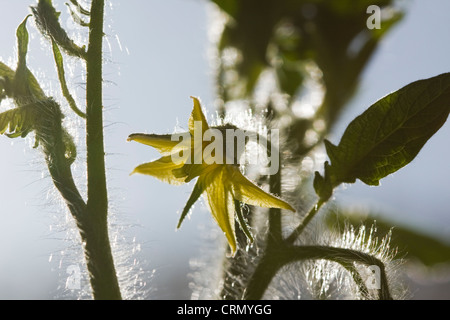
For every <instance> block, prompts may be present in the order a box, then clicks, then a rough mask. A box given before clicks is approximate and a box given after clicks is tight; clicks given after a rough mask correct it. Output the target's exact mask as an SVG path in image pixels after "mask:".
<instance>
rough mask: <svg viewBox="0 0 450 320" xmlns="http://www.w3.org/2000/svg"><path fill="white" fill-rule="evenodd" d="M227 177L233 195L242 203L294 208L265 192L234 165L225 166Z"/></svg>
mask: <svg viewBox="0 0 450 320" xmlns="http://www.w3.org/2000/svg"><path fill="white" fill-rule="evenodd" d="M227 175H228V176H227V177H225V179H228V180H229V181H231V183H232V189H233V194H234V197H235V198H236V199H237V200H239V201H241V202H244V203H247V204H250V205H253V206H258V207H263V208H280V209H286V210H291V211H293V212H295V209H294V208H293V207H292V206H291V205H290V204H289V203H287V202H285V201H283V200H281V199H279V198H277V197H275V196H273V195H271V194H270V193H267V192H265V191H264V190H262V189H261V188H260V187H258V186H257V185H255V184H254V183H253V182H251V181H250V180H248V179H247V178H246V177H245V176H244V175H243V174H242V173H241V172H240V171H239V168H238V167H236V166H230V165H228V166H227Z"/></svg>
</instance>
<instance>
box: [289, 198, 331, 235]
mask: <svg viewBox="0 0 450 320" xmlns="http://www.w3.org/2000/svg"><path fill="white" fill-rule="evenodd" d="M323 205H324V202H323V201H322V200H319V202H317V204H316V205H314V206H313V207H312V208H311V210H310V211H309V212H308V214H307V215H306V216H305V218H303V220H302V222H301V223H300V224H299V225H298V226H297V228H295V230H294V231H292V233H291V234H290V235H289V237H287V239H286V243H287V244H293V243H294V242H295V240H297V238H298V237H299V236H300V235H301V234H302V232H303V230H305V228H306V226H307V225H308V224H309V223H310V222H311V220H312V219H313V218H314V217H315V216H316V214H317V213H318V212H319V210H320V208H321V207H322V206H323Z"/></svg>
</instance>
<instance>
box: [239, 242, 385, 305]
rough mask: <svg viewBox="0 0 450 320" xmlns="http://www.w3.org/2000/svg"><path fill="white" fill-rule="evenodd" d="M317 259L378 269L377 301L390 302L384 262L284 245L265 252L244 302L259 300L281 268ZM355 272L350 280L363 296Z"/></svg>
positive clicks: (350, 253) (331, 249)
mask: <svg viewBox="0 0 450 320" xmlns="http://www.w3.org/2000/svg"><path fill="white" fill-rule="evenodd" d="M320 259H324V260H329V261H334V262H336V263H339V264H340V265H342V266H343V267H344V268H346V269H348V268H349V265H350V264H351V265H353V263H355V262H356V263H361V264H363V265H366V266H371V265H376V266H378V267H379V268H380V272H381V274H380V277H381V283H380V288H381V289H380V290H379V295H378V298H379V299H380V300H391V299H392V297H391V294H390V291H389V286H388V281H387V277H386V272H385V268H384V264H383V262H381V261H380V260H379V259H377V258H375V257H373V256H371V255H369V254H366V253H363V252H360V251H356V250H351V249H343V248H334V247H326V246H286V247H284V248H279V247H278V248H276V250H270V249H269V250H267V251H266V254H265V255H264V257H263V258H262V260H261V263H260V264H259V265H258V267H257V269H256V270H255V273H254V274H253V276H252V278H251V279H250V282H249V284H248V286H247V288H246V291H245V294H244V297H243V298H244V299H245V300H260V299H261V298H262V297H263V295H264V292H265V291H266V289H267V287H268V286H269V284H270V282H271V281H272V279H273V277H274V276H275V274H276V273H277V272H278V271H279V270H280V268H281V267H283V266H285V265H288V264H289V263H293V262H296V261H304V260H320ZM354 272H356V271H352V272H351V273H352V277H353V279H355V280H356V283H357V285H358V286H359V287H360V290H361V291H362V293H365V292H366V289H365V288H364V287H362V286H361V282H362V280H361V278H360V276H359V277H358V276H355V274H354Z"/></svg>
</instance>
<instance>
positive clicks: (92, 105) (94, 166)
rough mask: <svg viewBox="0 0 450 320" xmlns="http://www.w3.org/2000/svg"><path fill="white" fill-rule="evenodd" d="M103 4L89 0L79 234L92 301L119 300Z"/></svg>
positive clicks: (99, 1) (101, 1)
mask: <svg viewBox="0 0 450 320" xmlns="http://www.w3.org/2000/svg"><path fill="white" fill-rule="evenodd" d="M104 6H105V2H104V0H92V5H91V22H90V25H89V46H88V51H87V55H86V66H87V88H86V99H87V107H86V145H87V184H88V185H87V189H88V199H87V217H86V219H85V221H83V222H86V224H85V225H84V230H83V232H82V237H83V240H84V242H85V254H86V260H87V266H88V271H89V274H90V277H91V286H92V289H93V295H94V299H98V300H118V299H121V293H120V288H119V284H118V280H117V275H116V271H115V267H114V261H113V256H112V252H111V245H110V241H109V236H108V219H107V217H108V193H107V185H106V167H105V148H104V141H103V79H102V72H103V68H102V65H103V52H102V50H103V23H104Z"/></svg>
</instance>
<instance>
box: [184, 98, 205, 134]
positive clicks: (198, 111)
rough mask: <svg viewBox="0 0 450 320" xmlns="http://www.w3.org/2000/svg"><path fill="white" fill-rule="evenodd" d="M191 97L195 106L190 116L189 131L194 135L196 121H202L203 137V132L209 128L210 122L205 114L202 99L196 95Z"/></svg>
mask: <svg viewBox="0 0 450 320" xmlns="http://www.w3.org/2000/svg"><path fill="white" fill-rule="evenodd" d="M191 98H192V100H194V108H193V109H192V113H191V117H190V118H189V132H190V133H191V135H193V136H194V129H195V122H200V123H201V126H202V134H201V137H202V138H203V134H204V133H205V131H206V130H208V129H209V125H208V122H207V121H206V117H205V115H204V114H203V111H202V106H201V104H200V100H198V99H197V98H195V97H191ZM199 136H200V135H199Z"/></svg>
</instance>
